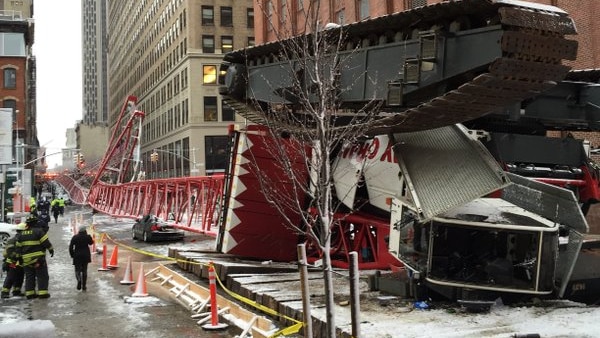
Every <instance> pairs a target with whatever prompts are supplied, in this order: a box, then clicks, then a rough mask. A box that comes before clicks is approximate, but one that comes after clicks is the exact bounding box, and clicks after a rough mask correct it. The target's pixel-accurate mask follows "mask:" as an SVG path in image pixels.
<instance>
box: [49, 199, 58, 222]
mask: <svg viewBox="0 0 600 338" xmlns="http://www.w3.org/2000/svg"><path fill="white" fill-rule="evenodd" d="M51 205H52V207H51V208H52V215H53V216H54V223H58V215H59V214H60V203H59V201H58V199H57V198H55V199H53V200H52V203H51Z"/></svg>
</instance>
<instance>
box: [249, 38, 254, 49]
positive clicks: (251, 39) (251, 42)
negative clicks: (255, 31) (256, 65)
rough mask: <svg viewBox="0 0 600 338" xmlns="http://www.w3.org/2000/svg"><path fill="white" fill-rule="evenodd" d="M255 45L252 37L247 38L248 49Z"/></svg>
mask: <svg viewBox="0 0 600 338" xmlns="http://www.w3.org/2000/svg"><path fill="white" fill-rule="evenodd" d="M254 45H255V41H254V37H253V36H249V37H248V47H251V46H254Z"/></svg>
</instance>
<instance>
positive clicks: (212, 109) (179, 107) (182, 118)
mask: <svg viewBox="0 0 600 338" xmlns="http://www.w3.org/2000/svg"><path fill="white" fill-rule="evenodd" d="M217 100H218V98H217V97H216V96H204V97H203V109H204V121H205V122H219V121H222V122H228V121H229V122H234V121H235V112H234V111H233V109H232V108H231V107H229V106H228V105H227V104H225V102H223V101H221V119H219V107H218V105H217V102H218V101H217ZM189 119H190V116H189V100H188V99H185V100H183V101H182V102H181V103H179V104H176V105H175V106H174V107H173V108H170V109H168V110H167V111H166V112H163V113H162V114H161V115H160V116H158V117H157V118H154V119H152V120H151V121H149V122H148V123H147V124H146V126H145V127H144V134H143V135H142V141H143V142H150V141H151V140H155V139H157V138H159V137H161V136H164V135H167V134H169V133H171V132H173V131H175V130H177V129H179V128H181V127H182V126H185V125H187V124H188V123H189Z"/></svg>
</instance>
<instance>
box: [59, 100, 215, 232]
mask: <svg viewBox="0 0 600 338" xmlns="http://www.w3.org/2000/svg"><path fill="white" fill-rule="evenodd" d="M136 104H137V98H136V97H135V96H129V97H127V99H126V100H125V103H124V104H123V107H122V109H121V112H120V114H119V117H118V119H117V123H116V124H115V128H114V129H113V131H112V136H111V139H110V141H109V145H108V147H107V150H106V153H105V156H104V158H102V160H101V161H100V163H98V164H97V165H86V166H84V167H80V166H77V168H76V170H74V171H73V172H71V173H68V174H66V173H64V174H62V175H59V176H57V177H56V181H57V182H58V183H59V184H61V185H62V186H63V187H64V188H65V190H66V191H67V192H68V193H69V195H70V197H71V200H72V201H73V203H76V204H86V203H87V204H89V205H90V206H91V207H92V208H94V209H95V210H98V211H101V212H103V213H106V214H109V215H112V216H115V217H124V218H133V219H135V218H138V217H141V216H143V215H145V214H154V215H156V216H158V217H160V218H162V219H165V220H167V221H169V222H170V223H172V224H173V225H174V226H176V227H178V228H181V229H183V230H187V231H192V232H199V233H205V234H209V235H213V236H216V231H215V230H214V229H215V228H216V226H217V225H216V221H217V219H218V215H219V206H220V205H221V199H222V195H223V181H224V179H223V176H222V175H214V176H208V177H203V176H193V177H176V178H168V179H154V180H145V179H144V176H143V175H140V170H139V169H140V168H139V167H138V165H139V159H137V160H136V157H137V156H138V154H139V144H138V142H139V140H140V135H141V126H142V121H143V119H144V115H145V114H144V113H143V112H141V111H139V110H136Z"/></svg>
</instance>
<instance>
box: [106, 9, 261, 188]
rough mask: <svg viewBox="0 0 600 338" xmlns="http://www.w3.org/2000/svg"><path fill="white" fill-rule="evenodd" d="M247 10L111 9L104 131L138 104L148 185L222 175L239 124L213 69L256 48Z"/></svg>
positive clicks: (252, 18)
mask: <svg viewBox="0 0 600 338" xmlns="http://www.w3.org/2000/svg"><path fill="white" fill-rule="evenodd" d="M252 3H253V1H252V0H218V1H215V0H168V1H158V0H155V1H109V2H108V35H109V39H108V65H109V66H108V69H109V76H108V79H109V92H110V95H109V123H110V127H111V128H113V127H114V125H113V124H114V123H115V121H116V119H117V117H118V114H119V112H120V109H121V106H122V105H123V102H124V100H125V99H126V98H127V96H128V95H135V96H136V97H137V98H138V107H137V109H138V110H141V111H143V112H144V113H145V119H144V122H143V127H142V128H143V131H142V136H141V139H140V144H141V160H142V166H143V168H144V171H145V172H146V178H160V177H177V176H188V175H206V174H209V175H210V174H212V173H216V172H222V171H224V170H225V165H226V155H227V141H228V137H227V134H228V127H229V125H230V124H233V123H243V121H241V120H239V118H238V117H236V115H235V114H234V113H233V110H231V109H230V108H228V107H227V106H226V105H223V104H222V102H221V98H220V96H219V93H218V85H217V76H218V69H219V65H220V63H221V59H222V57H223V54H224V53H226V52H228V51H231V50H233V49H238V48H243V47H246V46H248V45H252V44H254V9H253V6H252ZM112 32H118V33H114V34H113V33H112ZM152 154H157V155H154V156H152ZM151 159H155V160H154V161H152V160H151Z"/></svg>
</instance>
